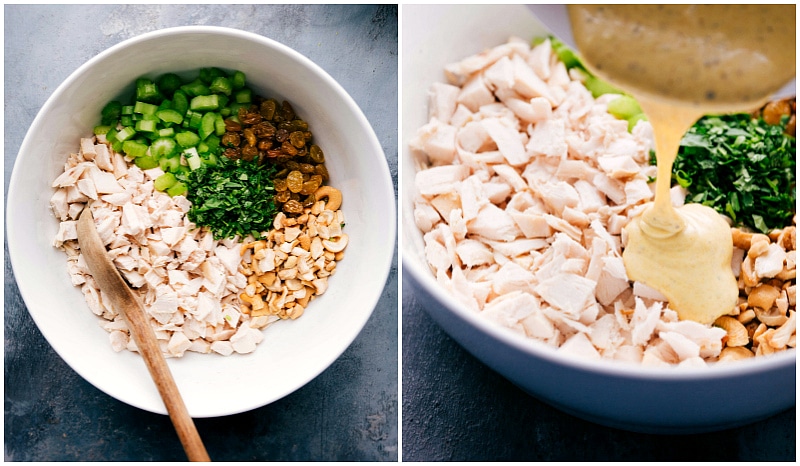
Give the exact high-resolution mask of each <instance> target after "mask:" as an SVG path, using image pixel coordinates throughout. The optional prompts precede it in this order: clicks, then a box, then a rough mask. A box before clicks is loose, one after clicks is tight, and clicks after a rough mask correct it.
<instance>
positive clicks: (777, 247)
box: [714, 219, 797, 361]
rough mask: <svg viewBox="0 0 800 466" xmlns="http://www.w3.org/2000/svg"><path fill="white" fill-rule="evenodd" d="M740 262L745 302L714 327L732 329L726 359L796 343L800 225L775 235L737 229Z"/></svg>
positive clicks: (722, 356) (736, 259)
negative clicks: (799, 232) (799, 234)
mask: <svg viewBox="0 0 800 466" xmlns="http://www.w3.org/2000/svg"><path fill="white" fill-rule="evenodd" d="M732 232H733V243H734V247H735V249H734V262H735V263H736V264H740V267H739V270H738V272H739V296H740V298H739V306H738V308H737V311H738V314H737V315H735V316H723V317H720V318H719V319H717V321H716V322H715V323H714V325H716V326H718V327H721V328H723V329H725V330H726V331H727V332H728V335H727V337H726V338H725V339H724V341H723V344H724V345H725V347H724V348H723V349H722V352H721V353H720V356H719V360H720V361H730V360H737V359H743V358H749V357H753V356H761V355H767V354H772V353H775V352H776V351H782V350H785V349H788V348H795V347H796V338H797V337H796V329H797V317H796V303H797V281H796V280H797V270H796V264H795V260H796V252H797V239H796V219H795V225H792V226H788V227H786V228H784V229H782V230H774V231H773V232H771V233H770V234H769V235H764V234H760V233H756V234H754V233H749V232H745V231H741V230H739V229H736V228H734V229H733V230H732Z"/></svg>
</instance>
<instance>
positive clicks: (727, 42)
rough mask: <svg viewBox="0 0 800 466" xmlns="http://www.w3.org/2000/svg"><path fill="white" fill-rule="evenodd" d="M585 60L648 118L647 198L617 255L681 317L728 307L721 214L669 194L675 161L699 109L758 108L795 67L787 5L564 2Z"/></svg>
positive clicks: (727, 241) (704, 317)
mask: <svg viewBox="0 0 800 466" xmlns="http://www.w3.org/2000/svg"><path fill="white" fill-rule="evenodd" d="M568 10H569V15H570V20H571V23H572V29H573V34H574V36H575V41H576V44H577V46H578V49H579V50H580V52H581V55H582V57H583V59H584V62H585V63H586V65H587V66H588V67H589V68H590V69H591V70H592V71H593V72H594V73H596V74H598V75H599V76H601V77H603V78H604V79H607V80H608V81H610V82H612V83H613V84H614V85H616V86H618V87H620V88H622V89H625V90H626V91H627V92H629V93H631V94H632V95H633V96H634V97H635V98H636V99H637V100H638V101H639V103H640V105H641V107H642V110H643V111H644V113H645V114H646V115H647V117H648V119H649V121H650V122H651V124H652V125H653V130H654V134H655V143H656V158H657V161H658V175H657V180H656V195H655V199H654V201H653V202H652V203H651V204H649V205H648V206H647V208H646V209H645V211H644V213H643V214H642V215H640V216H639V217H637V218H635V219H633V221H631V222H630V224H629V225H627V226H626V228H625V230H626V233H627V236H628V239H627V245H626V248H625V251H624V253H623V260H624V262H625V267H626V270H627V273H628V277H629V278H630V279H632V280H636V281H640V282H642V283H645V284H646V285H648V286H650V287H653V288H655V289H657V290H659V291H660V292H661V293H662V294H664V295H665V296H666V297H667V298H668V299H669V302H670V307H672V308H673V309H675V311H677V312H678V315H679V317H680V318H681V319H690V320H694V321H697V322H701V323H712V322H713V321H714V320H716V319H717V317H719V316H721V315H724V314H728V313H730V312H731V311H732V310H733V308H734V306H735V305H736V302H737V297H738V293H739V290H738V286H737V283H736V279H735V277H734V276H733V272H732V271H731V257H732V253H733V242H732V239H731V232H730V227H729V226H728V223H727V222H726V220H725V219H724V218H723V217H721V216H720V215H719V214H718V213H717V212H716V211H714V210H713V209H711V208H709V207H705V206H702V205H698V204H687V205H685V206H683V207H681V208H679V209H675V208H674V207H673V206H672V204H671V201H670V194H669V190H670V182H671V173H672V164H673V162H674V160H675V157H676V155H677V152H678V148H679V146H680V140H681V138H682V137H683V135H684V134H685V133H686V131H688V130H689V128H690V127H691V126H692V125H693V124H694V123H695V122H696V121H697V120H698V119H699V118H700V117H702V116H703V115H706V114H711V113H723V112H730V111H742V110H750V109H752V108H756V107H758V106H759V105H761V104H762V103H763V102H765V101H766V100H767V99H768V98H769V96H770V95H771V94H773V93H774V92H775V91H776V90H778V89H780V88H781V87H782V86H783V85H784V84H786V82H788V81H789V80H790V79H791V78H792V76H794V74H795V66H796V56H795V55H796V47H795V6H794V5H570V6H568Z"/></svg>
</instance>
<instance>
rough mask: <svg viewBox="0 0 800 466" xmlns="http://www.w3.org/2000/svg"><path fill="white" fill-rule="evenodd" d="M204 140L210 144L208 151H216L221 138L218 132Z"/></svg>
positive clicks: (207, 144)
mask: <svg viewBox="0 0 800 466" xmlns="http://www.w3.org/2000/svg"><path fill="white" fill-rule="evenodd" d="M223 134H224V133H223ZM203 142H204V143H205V144H206V146H208V152H216V151H217V148H218V147H219V143H220V139H219V136H217V135H216V134H211V135H209V136H208V137H207V138H206V140H205V141H203Z"/></svg>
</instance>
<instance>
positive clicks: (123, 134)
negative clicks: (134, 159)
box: [115, 125, 136, 142]
mask: <svg viewBox="0 0 800 466" xmlns="http://www.w3.org/2000/svg"><path fill="white" fill-rule="evenodd" d="M134 135H136V130H135V129H134V128H133V126H130V125H128V126H125V127H124V128H122V129H121V130H119V131H118V132H117V135H116V136H115V137H116V139H117V141H119V142H125V141H127V140H128V139H130V138H132V137H133V136H134Z"/></svg>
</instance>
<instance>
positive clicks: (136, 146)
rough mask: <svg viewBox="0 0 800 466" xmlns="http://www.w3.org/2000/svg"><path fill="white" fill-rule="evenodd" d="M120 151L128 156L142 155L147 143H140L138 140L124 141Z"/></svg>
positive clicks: (145, 151)
mask: <svg viewBox="0 0 800 466" xmlns="http://www.w3.org/2000/svg"><path fill="white" fill-rule="evenodd" d="M122 152H125V155H127V156H129V157H136V158H139V157H143V156H144V155H145V154H147V144H142V143H141V142H139V141H133V140H129V141H125V142H124V143H122Z"/></svg>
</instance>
